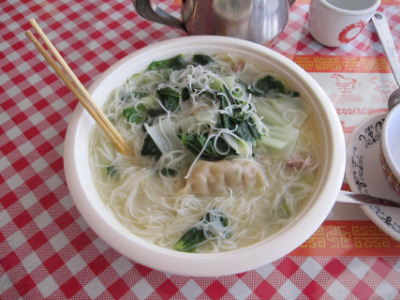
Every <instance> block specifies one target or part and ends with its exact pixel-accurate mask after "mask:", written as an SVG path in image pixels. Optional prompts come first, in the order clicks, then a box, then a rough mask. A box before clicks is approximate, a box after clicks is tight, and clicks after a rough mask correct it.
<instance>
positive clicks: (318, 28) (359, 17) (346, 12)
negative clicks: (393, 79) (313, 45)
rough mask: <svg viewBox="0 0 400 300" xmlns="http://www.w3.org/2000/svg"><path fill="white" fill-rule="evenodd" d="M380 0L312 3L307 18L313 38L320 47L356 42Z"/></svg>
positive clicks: (321, 0)
mask: <svg viewBox="0 0 400 300" xmlns="http://www.w3.org/2000/svg"><path fill="white" fill-rule="evenodd" d="M380 2H381V1H380V0H312V1H311V4H310V12H309V16H308V27H309V30H310V33H311V35H312V36H313V38H314V39H315V40H317V41H318V42H319V43H320V44H322V45H325V46H328V47H340V46H341V45H344V44H347V43H348V42H350V41H352V40H353V39H355V38H356V37H357V36H358V34H359V33H360V32H361V31H362V30H363V29H364V27H365V25H366V24H367V23H368V22H369V20H370V19H371V17H372V15H373V13H374V12H375V11H376V9H377V8H378V6H379V4H380Z"/></svg>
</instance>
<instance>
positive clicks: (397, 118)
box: [380, 105, 400, 195]
mask: <svg viewBox="0 0 400 300" xmlns="http://www.w3.org/2000/svg"><path fill="white" fill-rule="evenodd" d="M399 132H400V105H397V106H395V107H394V108H393V109H392V110H391V111H390V112H389V113H388V115H387V117H386V118H385V122H384V123H383V130H382V137H381V152H380V159H381V165H382V169H383V172H384V173H385V176H386V178H387V180H388V182H389V183H390V185H391V186H392V188H393V189H394V190H395V191H396V192H397V194H399V195H400V139H399Z"/></svg>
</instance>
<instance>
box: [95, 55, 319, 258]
mask: <svg viewBox="0 0 400 300" xmlns="http://www.w3.org/2000/svg"><path fill="white" fill-rule="evenodd" d="M103 110H104V112H105V114H106V115H107V117H108V118H109V119H110V120H111V122H112V123H113V124H114V125H115V127H116V128H117V130H118V131H119V132H120V134H121V135H122V137H123V138H124V139H125V140H126V142H127V143H128V144H129V146H130V147H131V150H132V153H131V154H130V155H121V154H120V153H118V151H117V150H116V149H115V147H114V146H113V144H112V143H111V142H110V141H109V140H108V138H107V137H106V136H105V134H104V133H103V132H102V131H101V129H99V128H98V127H96V128H94V130H93V133H92V134H91V139H90V141H89V143H90V146H89V149H90V150H89V151H90V153H89V157H90V167H91V171H92V174H93V180H94V181H95V182H96V185H97V189H98V191H99V194H100V196H101V198H102V199H103V200H104V202H105V203H106V205H107V206H108V207H109V209H110V210H112V211H113V212H114V213H115V215H116V216H117V218H118V219H119V220H120V222H121V223H122V224H123V225H124V226H125V227H126V228H128V229H129V230H130V231H132V232H133V233H134V234H136V235H138V236H140V237H142V238H143V239H145V240H147V241H149V242H151V243H154V244H156V245H159V246H161V247H166V248H171V249H175V250H178V251H187V252H198V253H205V252H221V251H229V250H233V249H238V248H241V247H246V246H249V245H252V244H254V243H257V242H259V241H261V240H263V239H265V238H267V237H268V236H270V235H271V234H273V233H275V232H276V231H277V230H279V229H280V228H281V227H282V226H283V225H285V224H286V223H287V222H288V221H289V220H290V219H291V218H293V217H294V216H295V215H296V214H297V213H298V212H299V211H300V210H301V206H302V205H303V204H304V203H305V202H306V201H307V200H308V199H309V197H310V193H311V190H312V187H313V181H314V176H315V174H316V171H317V169H318V162H319V153H318V143H317V141H318V136H317V134H316V131H315V126H314V125H313V120H312V116H311V108H310V107H309V106H308V105H307V104H306V102H305V101H303V99H302V98H301V95H300V94H299V93H297V92H296V91H293V90H291V89H290V88H288V87H287V86H286V85H285V83H284V81H283V80H281V79H280V78H278V77H277V76H276V75H275V74H273V73H271V72H268V70H260V69H258V68H257V67H256V66H255V65H253V64H251V63H250V62H248V61H246V60H244V59H242V58H240V57H237V56H233V55H228V54H215V55H210V56H209V55H205V54H191V55H184V56H183V55H178V56H176V57H171V58H169V59H166V60H162V61H156V62H153V63H152V64H150V66H149V68H148V69H146V70H144V71H142V72H140V73H135V74H132V76H131V77H129V78H127V80H126V82H125V83H124V85H122V86H121V87H118V88H117V89H115V90H114V91H113V92H112V94H111V95H110V96H109V98H108V100H107V102H106V103H105V105H104V107H103Z"/></svg>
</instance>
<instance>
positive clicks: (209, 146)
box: [180, 133, 236, 160]
mask: <svg viewBox="0 0 400 300" xmlns="http://www.w3.org/2000/svg"><path fill="white" fill-rule="evenodd" d="M180 138H181V140H182V143H183V145H184V146H185V147H186V148H187V149H188V150H190V151H191V152H192V153H194V154H196V155H198V154H199V153H200V152H201V151H202V149H203V148H204V147H205V149H204V151H203V153H202V154H201V157H203V158H205V159H208V160H220V159H224V158H225V157H226V156H228V155H234V154H236V153H235V151H234V150H233V149H232V148H231V147H230V146H229V145H228V144H227V143H226V142H225V141H224V140H223V139H221V138H219V139H218V140H217V143H216V146H217V149H216V148H215V147H214V141H215V138H214V137H213V138H210V140H209V141H208V142H207V136H205V135H202V134H197V133H194V134H185V133H182V134H181V135H180Z"/></svg>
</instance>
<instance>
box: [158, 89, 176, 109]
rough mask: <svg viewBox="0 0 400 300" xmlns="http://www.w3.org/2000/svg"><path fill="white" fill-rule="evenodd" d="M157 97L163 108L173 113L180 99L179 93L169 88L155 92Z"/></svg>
mask: <svg viewBox="0 0 400 300" xmlns="http://www.w3.org/2000/svg"><path fill="white" fill-rule="evenodd" d="M157 95H158V96H159V97H160V100H161V102H162V104H163V105H164V107H165V108H166V109H167V110H169V111H175V110H176V109H177V108H178V105H179V99H180V98H181V93H179V91H177V90H174V89H172V88H170V87H168V86H167V87H164V88H161V89H158V90H157Z"/></svg>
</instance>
